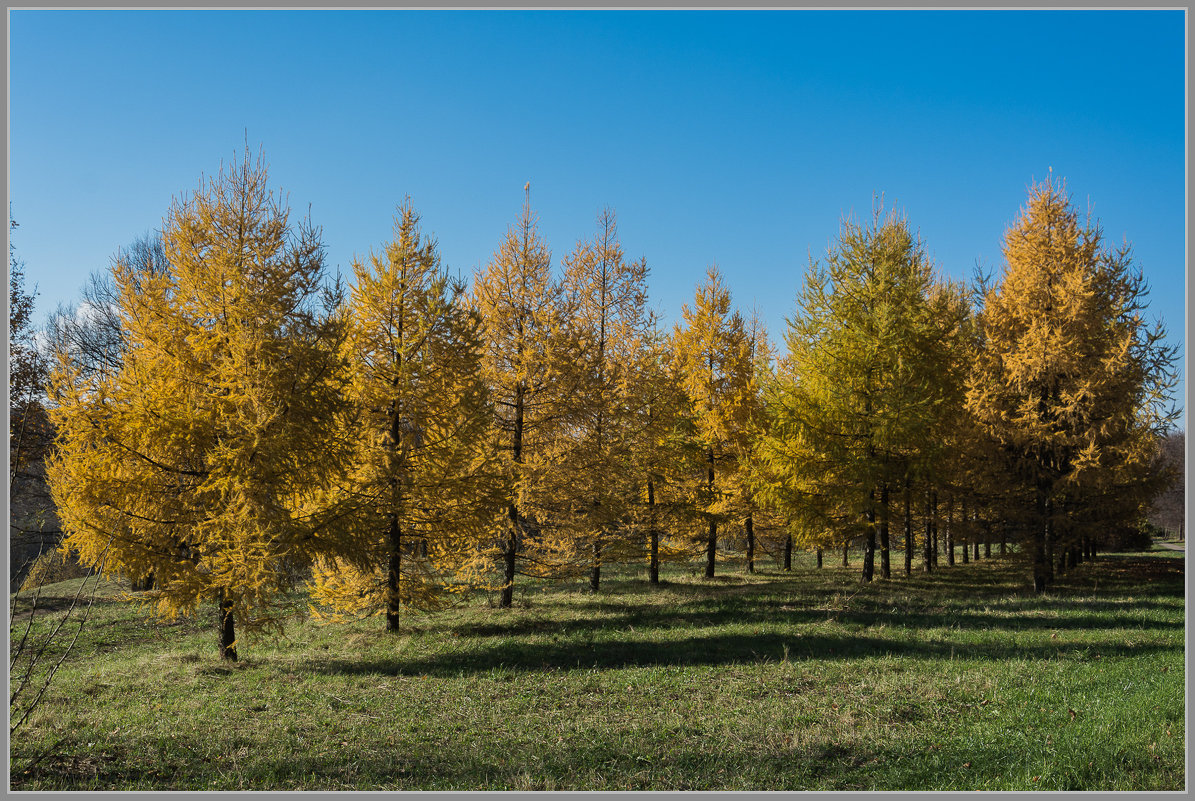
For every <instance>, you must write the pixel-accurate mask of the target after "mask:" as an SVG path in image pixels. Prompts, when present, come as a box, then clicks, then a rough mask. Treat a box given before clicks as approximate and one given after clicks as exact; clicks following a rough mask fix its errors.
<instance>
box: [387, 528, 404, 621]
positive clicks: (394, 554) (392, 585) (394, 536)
mask: <svg viewBox="0 0 1195 801" xmlns="http://www.w3.org/2000/svg"><path fill="white" fill-rule="evenodd" d="M386 546H387V547H388V548H389V549H390V560H389V564H388V565H387V566H386V631H388V632H391V633H394V632H397V631H398V617H399V610H400V607H401V602H400V598H401V596H400V595H399V589H400V588H401V584H400V582H401V580H402V530H401V529H400V528H399V526H398V516H397V515H391V516H390V530H389V531H387V532H386Z"/></svg>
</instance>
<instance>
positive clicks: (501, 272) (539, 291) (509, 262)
mask: <svg viewBox="0 0 1195 801" xmlns="http://www.w3.org/2000/svg"><path fill="white" fill-rule="evenodd" d="M470 302H471V304H472V307H473V308H474V309H475V310H476V311H477V313H478V315H479V316H480V318H481V323H482V340H483V358H482V371H483V376H484V378H485V382H486V386H487V388H488V391H489V393H490V398H491V401H492V404H493V407H492V408H493V410H494V415H493V419H494V425H495V426H496V428H497V429H498V433H499V438H500V444H499V447H500V449H501V460H500V461H501V470H502V475H503V479H504V481H505V486H506V501H505V502H504V506H505V510H506V520H505V524H504V526H503V528H502V530H501V531H500V533H499V534H498V536H497V542H496V547H495V549H494V550H496V554H495V555H496V556H497V558H498V561H499V566H500V569H501V573H502V577H501V585H500V588H501V596H500V600H499V606H501V607H503V608H505V607H509V606H511V604H512V602H513V597H514V596H513V593H514V581H515V576H516V574H517V572H518V569H519V563H520V561H521V562H522V563H523V565H524V567H525V569H526V571H527V572H529V573H531V574H533V575H545V574H548V573H551V572H553V571H555V570H556V569H558V568H559V566H560V564H561V563H562V562H564V561H568V557H569V554H567V553H564V554H561V553H560V547H558V545H557V543H556V542H554V541H553V538H552V537H551V536H550V535H548V534H547V533H546V532H545V528H546V527H548V526H550V525H551V524H552V522H553V521H550V520H544V519H537V518H535V517H533V516H532V515H531V514H530V510H531V507H532V506H533V505H534V504H535V503H536V502H538V501H540V499H539V498H537V497H536V496H537V495H538V493H539V490H538V488H537V486H536V477H537V476H543V475H546V474H549V473H550V467H549V465H548V464H547V462H546V460H548V459H550V458H551V455H552V453H553V449H552V448H551V447H550V446H551V445H552V443H553V442H554V439H555V437H557V436H558V435H559V434H560V432H561V430H562V427H563V426H564V422H565V418H566V415H567V412H568V409H569V406H568V403H567V400H568V398H569V396H570V395H571V394H572V390H573V387H570V386H569V382H570V380H571V379H572V377H573V376H575V375H576V371H575V370H572V369H571V364H572V363H573V361H575V360H573V359H572V358H571V357H572V356H573V355H574V353H573V350H572V349H573V347H574V344H573V343H572V341H571V337H570V333H569V330H568V325H567V323H568V314H567V312H566V310H565V308H564V296H563V290H562V287H561V284H560V283H559V282H558V281H556V280H555V279H554V278H553V276H552V256H551V253H550V251H549V250H548V247H547V245H546V244H545V243H544V241H543V240H542V238H541V237H540V235H539V231H538V227H537V222H536V218H535V215H534V214H532V212H531V200H530V192H529V187H528V195H527V198H526V200H525V201H524V204H523V214H522V217H521V218H520V220H519V222H518V223H517V224H515V225H513V226H511V227H510V228H509V229H508V230H507V233H506V236H505V238H504V239H503V241H502V244H501V245H500V246H499V248H498V250H497V252H495V254H494V256H493V258H492V259H491V260H490V263H489V264H488V265H487V266H486V267H485V268H484V269H482V270H479V271H478V272H477V273H476V274H475V275H474V278H473V293H472V296H471V299H470ZM571 544H572V543H566V544H565V546H564V548H565V550H567V549H568V548H570V547H571Z"/></svg>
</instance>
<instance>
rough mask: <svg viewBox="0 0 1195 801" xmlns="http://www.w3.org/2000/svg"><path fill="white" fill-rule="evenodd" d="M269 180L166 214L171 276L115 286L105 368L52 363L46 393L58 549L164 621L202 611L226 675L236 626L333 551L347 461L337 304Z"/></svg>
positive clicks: (124, 268)
mask: <svg viewBox="0 0 1195 801" xmlns="http://www.w3.org/2000/svg"><path fill="white" fill-rule="evenodd" d="M266 177H267V176H266V169H265V166H264V164H263V163H262V161H261V160H260V158H259V159H258V161H257V163H256V164H254V163H253V162H252V161H251V160H250V159H249V156H248V154H247V153H246V154H245V158H244V159H243V161H242V162H241V163H240V164H237V165H234V166H231V167H227V168H224V167H222V168H221V170H220V172H219V174H218V175H217V177H216V178H215V179H214V180H209V181H205V182H204V183H203V184H201V186H200V188H199V189H198V190H197V191H195V192H194V193H193V195H192V196H191V197H190V198H189V199H187V200H185V201H180V202H176V204H175V205H174V207H173V208H172V209H171V211H170V214H169V216H168V218H167V220H166V225H165V229H164V231H163V247H164V252H165V256H166V259H167V261H168V263H169V264H170V267H171V270H170V271H169V272H168V273H161V274H158V273H147V272H144V271H139V270H137V269H136V268H135V267H134V265H132V264H130V263H129V262H127V261H118V263H117V265H116V268H115V269H114V271H113V277H114V279H115V282H116V286H117V289H118V309H119V316H120V327H121V330H122V331H123V332H124V340H123V342H124V345H123V353H122V355H121V359H120V366H119V369H118V370H116V371H115V372H114V373H106V372H99V373H95V374H91V375H88V374H86V373H84V372H83V371H82V370H81V369H80V368H79V366H78V365H77V364H76V363H74V362H73V361H72V359H71V358H70V355H69V354H65V353H63V354H59V357H58V363H57V366H56V367H55V370H54V373H53V376H52V381H51V387H52V396H53V399H54V401H55V406H54V410H53V413H52V418H53V421H54V423H55V425H56V426H57V428H58V442H57V452H56V454H55V456H54V458H53V459H52V461H51V464H50V467H49V477H50V481H51V486H52V490H53V495H54V500H55V502H56V504H57V506H58V510H59V515H60V517H61V519H62V523H63V529H64V530H65V531H66V538H65V541H64V544H65V545H66V546H67V547H70V548H74V549H75V550H77V551H78V552H79V554H80V559H81V561H82V562H83V563H84V564H88V565H95V566H99V564H100V562H101V561H102V560H103V559H104V554H105V549H106V548H107V549H108V550H107V553H106V562H104V563H103V569H104V570H105V571H107V572H115V573H118V574H121V575H125V576H129V577H133V578H136V577H139V576H144V575H146V574H147V573H150V572H152V573H153V575H154V578H155V589H154V590H153V592H152V593H150V594H149V597H150V599H151V600H152V601H153V602H154V603H155V605H156V609H157V611H158V612H159V613H160V614H163V615H165V616H174V615H177V614H180V613H188V612H191V611H193V610H194V609H195V608H196V607H197V605H198V603H199V602H200V600H201V599H205V598H209V599H212V600H214V601H216V603H217V604H218V608H219V616H218V624H219V649H220V654H221V656H222V657H224V658H227V659H235V658H236V632H235V621H237V620H239V621H241V622H242V624H243V626H244V628H245V629H247V630H254V629H258V628H261V627H265V626H270V625H277V624H278V623H279V618H278V615H277V614H276V613H275V611H274V607H273V602H274V601H275V599H276V597H277V594H278V593H279V592H281V591H282V590H284V589H286V588H287V587H289V586H290V584H291V581H292V575H293V572H294V570H295V569H296V568H298V567H302V566H305V565H308V564H310V562H311V561H312V560H313V559H314V558H315V557H316V556H323V555H328V554H333V555H335V554H337V552H338V550H341V549H342V546H344V545H345V544H346V543H345V542H344V541H343V540H342V538H341V536H340V532H339V531H338V530H337V528H336V522H337V521H336V520H335V519H334V518H332V517H330V516H329V515H328V514H327V510H326V509H323V508H321V507H320V506H318V505H316V504H314V503H313V502H312V499H313V496H314V494H316V493H317V492H318V490H319V489H320V488H323V487H327V486H329V485H330V484H331V483H333V482H335V481H336V480H338V479H339V478H340V477H341V476H342V475H343V472H344V470H345V468H346V466H347V462H348V456H349V453H350V450H349V448H348V447H347V445H346V443H345V442H344V440H343V438H342V437H341V433H342V432H343V430H344V422H343V420H342V419H341V416H342V415H343V414H344V413H345V404H344V402H343V401H342V399H341V396H342V393H343V390H344V389H345V386H344V383H345V379H344V370H343V369H342V365H341V361H340V357H339V353H338V349H339V346H340V339H341V336H342V326H341V324H340V322H339V321H338V320H336V319H334V318H333V317H332V316H331V315H330V311H331V309H332V308H333V307H334V305H335V303H336V300H337V298H336V297H334V296H330V295H329V293H328V292H327V290H326V288H325V287H324V285H323V283H322V282H323V277H324V274H323V248H322V245H321V243H320V237H319V232H318V230H316V229H314V228H313V227H311V225H310V224H309V223H308V222H304V223H302V224H300V225H299V226H297V227H295V226H292V225H291V224H290V221H289V213H288V209H286V207H285V206H284V205H283V204H282V203H281V202H280V201H279V200H278V199H276V198H275V197H274V195H273V193H272V192H271V191H270V190H269V189H268V188H267V184H266ZM333 295H334V293H333ZM321 297H322V299H323V302H322V303H321V302H320V300H321ZM109 543H110V547H109Z"/></svg>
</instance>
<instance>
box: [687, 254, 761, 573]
mask: <svg viewBox="0 0 1195 801" xmlns="http://www.w3.org/2000/svg"><path fill="white" fill-rule="evenodd" d="M681 315H682V317H683V320H684V324H683V325H677V326H676V328H675V330H674V332H673V336H672V342H673V348H674V358H675V359H676V363H677V367H678V371H679V374H680V376H681V382H682V386H683V387H684V389H685V393H686V394H687V395H688V397H689V401H690V402H691V403H692V405H693V415H694V423H695V432H694V433H695V435H696V439H697V441H698V442H699V443H701V446H702V448H703V449H704V450H705V471H706V482H705V488H704V496H703V497H702V498H701V500H700V508H701V511H702V512H703V514H704V515H705V517H706V519H707V522H708V526H709V528H708V536H707V538H706V561H705V575H706V577H707V578H712V577H713V575H714V560H715V555H716V553H717V545H718V523H719V522H720V521H722V520H725V519H726V518H727V517H728V515H730V514H731V513H732V510H733V509H734V506H735V502H736V500H737V499H738V498H739V497H740V494H739V493H738V492H737V490H738V489H739V487H738V484H737V479H738V466H739V459H740V458H741V455H742V454H743V453H744V452H745V450H746V443H747V437H748V427H749V420H750V410H751V404H752V402H753V399H754V397H755V371H754V365H753V363H752V354H751V343H750V340H749V339H748V337H747V332H746V329H745V326H744V323H743V317H742V315H740V314H739V313H738V312H737V311H735V312H732V311H731V306H730V292H729V291H728V290H727V289H726V288H725V286H723V283H722V276H721V275H720V274H719V273H718V270H717V268H716V267H710V268H709V270H708V271H707V273H706V281H705V283H703V284H701V285H700V286H698V287H697V294H696V297H695V299H694V303H693V306H692V307H690V306H689V305H688V304H685V306H684V307H683V308H682V310H681ZM719 476H720V478H719Z"/></svg>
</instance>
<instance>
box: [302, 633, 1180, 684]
mask: <svg viewBox="0 0 1195 801" xmlns="http://www.w3.org/2000/svg"><path fill="white" fill-rule="evenodd" d="M1173 649H1174V646H1172V645H1168V644H1148V643H1147V644H1140V645H1133V644H1128V643H1118V644H1105V645H1103V646H1101V647H1100V648H1099V650H1098V653H1093V652H1092V650H1091V647H1090V644H1089V643H1072V642H1067V641H1065V640H1058V641H1051V642H1050V643H1048V644H1041V645H1024V644H1013V643H1003V642H995V643H993V642H988V643H971V644H959V643H955V642H943V641H920V642H911V641H909V640H908V639H907V638H905V639H896V638H888V637H883V636H868V635H856V634H844V635H841V636H838V635H825V634H812V635H802V634H799V633H793V634H776V633H763V634H753V633H752V634H713V635H709V636H694V637H687V638H684V639H679V640H676V639H649V638H639V639H635V640H614V641H604V642H593V641H571V642H559V643H542V642H540V643H527V642H511V641H505V642H501V643H497V644H494V645H491V646H489V647H483V648H474V649H470V650H461V651H452V652H448V653H443V654H439V655H436V656H433V657H429V658H423V659H406V658H403V657H401V656H394V657H384V658H374V659H368V658H367V659H363V660H347V659H343V660H342V659H318V660H313V661H312V662H310V663H309V665H308V668H309V669H310V670H312V671H313V672H316V673H326V674H341V675H424V674H426V675H435V676H458V675H461V674H463V673H488V672H490V671H492V670H494V669H505V670H515V671H540V670H551V669H558V670H570V669H590V668H599V669H609V668H627V667H661V666H674V667H675V666H696V665H704V666H711V665H731V664H741V663H752V662H780V661H784V660H789V661H797V660H803V659H823V660H824V659H835V660H838V659H863V658H874V657H882V656H895V657H902V658H915V659H947V660H948V659H988V660H1005V659H1075V660H1080V661H1089V660H1092V659H1099V658H1106V657H1128V656H1141V655H1143V654H1151V653H1160V652H1165V651H1172V650H1173Z"/></svg>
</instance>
